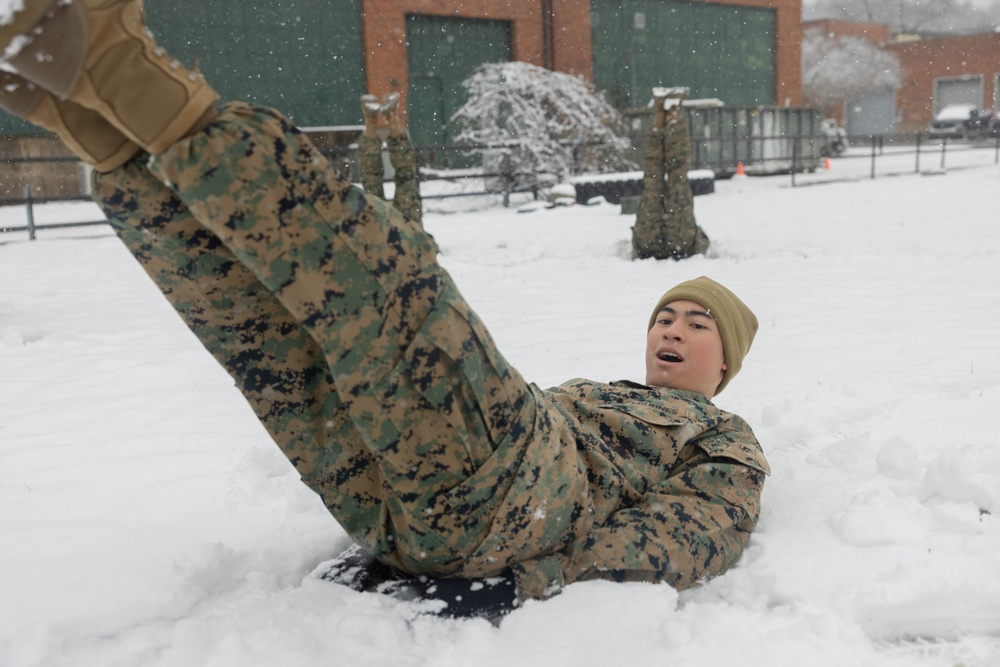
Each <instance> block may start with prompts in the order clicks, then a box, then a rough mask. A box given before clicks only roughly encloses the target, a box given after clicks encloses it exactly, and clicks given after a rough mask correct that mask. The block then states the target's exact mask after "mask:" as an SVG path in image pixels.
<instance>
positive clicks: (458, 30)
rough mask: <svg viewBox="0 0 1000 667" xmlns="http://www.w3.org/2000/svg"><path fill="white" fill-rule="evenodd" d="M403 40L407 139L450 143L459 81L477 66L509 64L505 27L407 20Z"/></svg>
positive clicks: (460, 100)
mask: <svg viewBox="0 0 1000 667" xmlns="http://www.w3.org/2000/svg"><path fill="white" fill-rule="evenodd" d="M406 39H407V43H408V49H407V65H408V67H409V71H410V81H409V98H408V100H409V101H408V103H407V104H408V110H407V118H408V121H407V122H408V124H409V126H410V134H411V135H412V136H413V141H414V143H416V144H417V145H420V146H441V145H445V144H450V143H451V136H450V134H449V131H448V119H449V118H451V115H452V114H453V113H455V112H456V111H458V109H459V107H461V106H462V105H463V104H465V100H466V95H465V89H464V88H462V82H463V81H464V80H465V79H467V78H469V76H470V75H471V74H472V72H473V71H474V70H475V69H476V67H478V66H479V65H482V64H483V63H496V62H505V61H508V60H510V57H511V47H510V42H511V36H510V24H509V23H508V22H507V21H491V20H484V19H466V18H450V17H440V16H407V17H406ZM434 161H437V160H434Z"/></svg>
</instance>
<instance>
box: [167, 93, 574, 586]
mask: <svg viewBox="0 0 1000 667" xmlns="http://www.w3.org/2000/svg"><path fill="white" fill-rule="evenodd" d="M151 170H152V171H153V173H154V174H155V175H156V176H157V177H158V178H160V179H161V180H162V181H164V182H169V183H172V184H174V186H175V187H176V188H177V192H178V195H179V197H180V198H181V200H183V201H184V202H185V203H186V204H187V205H188V207H189V208H190V210H191V211H192V213H193V214H194V216H195V217H196V218H197V219H198V220H199V221H200V222H201V223H202V224H203V225H204V226H205V227H206V228H208V229H209V230H211V231H212V232H213V233H214V234H216V235H217V236H218V237H219V238H220V239H221V240H222V242H223V243H225V244H226V245H227V246H228V247H229V248H230V249H231V250H232V251H233V253H234V255H235V256H236V258H237V259H239V261H240V262H241V263H243V264H244V265H245V266H247V267H248V268H250V269H251V271H253V273H254V274H255V275H256V276H257V278H258V279H259V280H260V282H261V283H262V284H264V285H265V286H266V287H267V288H268V290H270V291H271V292H272V293H273V294H274V295H275V296H276V297H277V299H278V300H279V301H280V302H281V304H282V305H283V306H284V307H285V308H286V309H287V310H288V312H289V313H290V314H291V315H292V317H293V318H294V319H295V320H296V321H298V322H300V323H302V325H303V326H304V328H305V329H306V330H307V331H308V332H309V334H310V336H311V337H312V339H313V340H315V341H316V342H317V343H318V344H319V346H320V349H321V350H322V353H323V355H324V356H325V358H326V360H327V364H328V366H329V368H330V370H331V375H332V378H333V384H334V387H335V389H336V392H337V393H338V394H339V396H340V397H341V400H342V401H343V406H344V410H345V411H346V413H347V414H348V416H349V418H350V420H351V421H352V422H353V423H354V425H355V427H356V428H357V431H358V432H359V433H360V434H361V436H362V437H363V438H364V442H365V445H366V446H367V447H368V449H369V450H370V451H371V452H372V454H373V455H374V457H375V458H376V460H377V462H378V466H379V468H380V470H381V473H382V476H383V478H384V479H385V481H386V483H387V485H388V486H389V488H390V489H391V494H387V496H386V498H385V503H386V511H387V513H388V521H389V522H390V524H391V525H392V527H393V529H394V534H393V538H394V542H395V547H396V553H397V554H398V556H399V559H400V565H401V566H402V567H403V568H404V569H407V570H409V571H411V572H426V573H430V574H465V575H468V576H474V575H475V576H482V575H488V574H491V573H496V572H499V571H500V570H502V569H503V568H504V567H506V565H508V564H509V563H511V562H515V561H516V560H521V559H525V558H529V557H532V556H534V555H537V554H540V553H546V552H547V551H551V550H553V549H554V548H557V546H558V545H560V544H562V543H563V541H564V540H565V539H566V536H567V535H568V534H569V533H570V532H572V531H574V530H575V529H576V528H578V527H579V526H580V521H581V520H582V519H581V517H584V514H585V513H583V512H582V511H581V503H584V502H585V494H584V491H585V489H586V477H585V474H584V472H583V470H582V466H580V465H579V461H578V458H577V454H576V447H575V439H574V438H573V437H572V435H571V434H568V433H565V432H564V431H563V430H561V429H565V428H566V426H565V422H564V420H562V419H561V418H560V416H559V414H557V411H555V410H554V409H553V408H551V407H550V406H549V405H548V404H547V403H545V402H544V401H543V400H541V399H540V398H539V393H538V392H537V390H534V389H532V388H531V387H529V386H528V385H527V383H526V382H525V381H524V380H523V378H521V376H520V375H519V374H518V373H517V371H516V370H514V369H513V368H512V367H510V365H509V364H508V363H507V362H506V360H505V359H504V358H503V357H502V356H501V355H500V354H499V353H498V352H497V350H496V348H495V345H494V344H493V342H492V340H491V339H490V337H489V334H488V333H487V332H486V330H485V328H484V327H483V325H482V323H481V322H480V321H479V320H478V318H477V317H476V315H475V314H474V313H473V312H472V311H471V309H469V307H468V305H467V304H466V303H465V301H464V299H462V297H461V295H460V294H459V293H458V291H457V289H456V288H455V286H454V284H453V283H452V281H451V278H450V277H449V276H448V274H447V273H446V272H445V271H444V270H443V269H441V267H440V266H438V264H437V262H436V259H435V253H434V244H433V241H432V240H431V239H430V238H429V237H428V236H427V235H426V234H425V233H424V232H423V230H422V229H421V228H420V226H419V225H417V224H416V223H414V222H412V221H410V220H407V219H406V218H404V217H403V216H402V215H400V214H399V213H398V212H397V211H395V210H394V209H393V208H392V207H390V206H388V205H387V204H385V203H384V202H382V201H380V200H378V199H375V198H372V197H368V196H366V195H364V194H363V193H362V192H361V191H360V190H357V189H356V188H353V187H351V186H350V184H348V183H346V182H344V181H343V180H341V179H339V178H338V177H337V176H336V175H334V174H333V172H332V171H331V170H329V169H328V168H327V165H326V161H325V159H324V158H323V157H322V155H320V154H319V153H318V152H317V151H315V149H313V147H312V146H311V144H310V143H309V142H308V140H307V139H306V138H305V137H304V136H303V135H301V134H300V133H298V132H297V131H296V130H295V129H294V128H293V127H292V126H291V124H290V123H288V121H287V120H285V119H284V118H283V117H281V116H280V115H278V114H275V113H274V112H269V111H266V110H260V109H253V108H250V107H248V106H246V105H230V106H229V107H228V108H227V109H226V110H225V111H224V112H223V113H222V114H221V115H220V117H219V118H218V119H217V120H216V121H215V122H213V123H212V124H210V125H209V126H208V127H207V128H206V129H205V131H204V132H202V133H199V134H196V135H195V136H193V137H191V138H190V139H188V140H185V141H182V142H180V143H179V144H177V145H176V146H175V147H174V148H173V149H172V150H170V151H168V152H167V153H166V154H164V155H163V156H161V157H160V158H158V159H156V160H154V161H153V162H152V163H151ZM556 488H558V489H559V493H558V494H556V495H554V494H553V490H554V489H556ZM543 509H544V511H541V512H539V510H543ZM498 516H503V517H504V519H503V520H497V518H498ZM521 517H523V520H521Z"/></svg>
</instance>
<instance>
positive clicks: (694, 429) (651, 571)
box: [512, 379, 770, 599]
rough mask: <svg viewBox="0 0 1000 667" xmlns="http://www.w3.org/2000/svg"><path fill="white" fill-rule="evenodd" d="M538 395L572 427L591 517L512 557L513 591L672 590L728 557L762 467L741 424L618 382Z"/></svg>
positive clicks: (694, 401) (684, 394)
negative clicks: (556, 546)
mask: <svg viewBox="0 0 1000 667" xmlns="http://www.w3.org/2000/svg"><path fill="white" fill-rule="evenodd" d="M544 395H545V396H546V398H547V399H548V400H549V401H551V402H552V403H553V404H555V405H556V406H558V407H559V408H560V409H561V410H562V411H563V412H564V413H565V415H566V416H567V418H568V419H569V420H570V421H571V423H573V424H574V429H575V431H576V440H577V442H576V446H577V450H578V452H579V454H580V456H581V458H582V459H583V460H584V461H585V464H586V466H587V475H588V481H589V486H590V493H591V496H590V503H591V516H592V521H591V522H589V523H590V528H589V530H587V531H586V533H585V534H580V535H577V536H576V537H575V539H573V541H571V542H570V543H569V544H567V545H566V546H565V547H564V548H563V549H561V550H560V551H558V552H556V553H553V554H549V555H545V556H542V557H539V558H534V559H531V560H526V561H522V562H520V563H517V564H515V565H514V566H513V568H512V569H513V571H514V575H515V578H516V579H517V588H518V596H519V597H520V598H521V599H527V598H538V597H546V596H547V595H548V594H551V592H552V591H554V590H558V588H560V587H562V586H563V585H565V584H569V583H572V582H574V581H581V580H587V579H610V580H613V581H648V582H666V583H668V584H670V585H672V586H674V587H675V588H678V589H684V588H689V587H691V586H693V585H695V584H696V583H697V582H698V581H700V580H702V579H706V578H709V577H712V576H715V575H718V574H721V573H722V572H725V571H726V570H727V569H728V568H729V567H730V566H732V565H733V563H734V562H735V561H736V560H737V559H738V558H739V555H740V554H741V553H742V551H743V549H744V548H745V546H746V543H747V541H748V539H749V537H750V532H751V531H752V530H753V528H754V526H755V525H756V523H757V518H758V516H759V513H760V493H761V489H762V487H763V484H764V478H765V475H767V474H770V468H769V467H768V464H767V461H766V459H765V458H764V453H763V451H762V450H761V448H760V445H759V444H758V442H757V439H756V438H755V437H754V435H753V432H752V431H751V430H750V427H749V426H748V425H747V423H746V422H744V421H743V420H742V419H741V418H740V417H738V416H736V415H733V414H730V413H727V412H724V411H722V410H720V409H719V408H717V407H716V406H715V405H714V404H712V402H711V401H709V400H707V399H706V398H705V397H703V396H701V395H700V394H696V393H694V392H688V391H678V390H673V389H666V388H660V387H648V386H645V385H641V384H636V383H633V382H628V381H621V382H614V383H611V384H604V383H599V382H592V381H589V380H581V379H578V380H571V381H569V382H567V383H565V384H563V385H561V386H559V387H556V388H553V389H548V390H546V391H545V392H544Z"/></svg>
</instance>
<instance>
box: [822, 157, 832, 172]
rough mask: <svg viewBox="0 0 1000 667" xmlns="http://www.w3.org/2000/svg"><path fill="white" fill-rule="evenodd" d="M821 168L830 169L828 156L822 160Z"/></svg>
mask: <svg viewBox="0 0 1000 667" xmlns="http://www.w3.org/2000/svg"><path fill="white" fill-rule="evenodd" d="M823 168H824V169H826V170H827V171H830V158H826V159H825V160H823Z"/></svg>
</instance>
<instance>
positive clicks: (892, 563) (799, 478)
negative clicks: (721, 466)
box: [0, 152, 1000, 667]
mask: <svg viewBox="0 0 1000 667" xmlns="http://www.w3.org/2000/svg"><path fill="white" fill-rule="evenodd" d="M970 155H976V156H978V157H976V159H977V160H979V164H980V166H978V167H972V168H966V169H962V170H955V171H951V172H949V173H947V174H945V175H934V176H920V175H905V176H898V177H894V178H879V179H877V180H875V181H869V180H859V181H857V182H852V183H840V184H826V185H821V186H815V187H802V188H796V189H792V188H790V187H788V186H789V181H790V179H789V177H787V176H776V177H770V178H752V179H739V180H736V179H734V180H732V181H721V182H719V183H718V184H717V193H716V194H714V195H710V196H705V197H699V198H697V199H696V214H697V216H698V220H699V222H700V223H701V225H702V226H703V227H704V228H705V229H706V231H707V232H708V234H709V235H710V237H711V238H712V242H713V245H712V249H711V251H710V253H709V255H708V256H707V257H698V258H694V259H690V260H686V261H683V262H656V261H639V262H636V261H630V260H629V258H628V248H629V227H630V225H631V224H632V220H631V219H630V218H628V217H626V216H621V215H619V213H618V210H617V208H616V207H613V206H610V205H598V206H591V207H581V206H575V207H567V208H557V209H553V210H536V211H535V212H532V213H521V214H519V213H517V212H516V211H515V210H514V209H508V210H505V209H502V208H496V207H493V208H486V209H483V210H479V211H475V212H471V211H466V212H455V210H456V209H458V208H461V207H463V206H468V205H469V204H470V203H471V201H470V202H463V200H441V201H438V202H432V203H429V208H430V209H431V210H432V211H435V210H437V211H440V210H442V209H444V208H448V209H450V210H451V211H452V212H451V213H448V214H445V213H442V212H437V213H434V212H432V213H431V214H429V215H428V216H427V220H426V224H427V227H428V228H429V229H430V231H431V232H432V233H433V234H434V235H435V237H436V238H437V240H438V243H439V244H440V246H441V249H442V256H441V261H442V262H443V263H444V264H445V265H446V266H447V268H448V269H449V270H450V271H451V272H452V274H453V275H454V276H455V278H456V280H457V282H458V284H459V285H460V286H461V288H462V290H463V293H464V294H465V296H466V297H467V298H468V299H469V300H470V302H471V303H472V304H473V305H474V307H476V309H477V311H478V312H479V314H480V315H481V316H482V317H483V319H484V320H485V321H486V323H487V324H488V326H489V327H490V330H491V331H492V332H493V334H494V336H495V338H496V340H497V341H498V344H499V345H500V347H501V349H502V350H504V351H505V353H506V354H507V356H508V357H509V358H510V359H511V360H512V361H513V362H514V364H515V365H516V366H517V367H518V368H520V369H521V370H522V371H523V372H524V374H525V375H526V376H527V377H528V378H529V379H532V380H534V381H535V382H537V383H538V384H540V385H543V386H547V385H552V384H556V383H559V382H562V381H563V380H566V379H568V378H571V377H575V376H583V377H588V378H592V379H596V380H615V379H619V378H631V379H640V380H641V378H642V376H643V359H642V357H643V346H644V333H645V323H646V321H647V318H648V316H649V311H650V309H651V308H652V306H653V304H654V303H655V302H656V299H657V298H658V297H659V296H660V294H661V293H662V292H663V291H664V290H665V289H666V288H668V287H670V286H672V285H673V284H675V283H676V282H678V281H680V280H683V279H687V278H690V277H694V276H698V275H701V274H706V275H709V276H711V277H713V278H715V279H717V280H720V281H721V282H723V283H725V284H727V285H729V286H731V287H732V288H733V289H734V290H735V291H736V292H737V293H739V294H740V295H741V296H742V297H743V298H744V300H745V301H746V302H747V303H748V304H750V305H751V307H752V308H753V309H754V310H755V311H756V313H757V315H758V317H759V318H760V322H761V329H760V332H759V334H758V336H757V340H756V343H755V345H754V348H753V350H752V351H751V353H750V355H749V357H748V358H747V361H746V364H745V366H744V369H743V371H742V373H741V375H740V377H739V378H737V380H736V381H734V382H733V384H732V385H731V386H730V387H729V388H728V389H727V390H726V391H725V393H723V394H722V395H721V396H719V397H718V398H717V399H716V402H717V403H718V404H719V405H720V406H722V407H724V408H726V409H729V410H731V411H734V412H737V413H739V414H741V415H742V416H743V417H745V418H746V419H747V420H748V421H749V422H750V424H751V425H752V426H753V427H754V429H755V431H756V433H757V435H758V437H759V439H760V440H761V442H762V443H763V445H764V448H765V450H766V452H767V454H768V457H769V459H770V462H771V464H772V467H773V470H774V474H773V476H772V477H771V479H770V480H769V481H768V484H767V486H766V488H765V495H764V510H763V514H762V518H761V521H760V524H759V528H758V531H757V532H756V533H755V534H754V536H753V539H752V541H751V546H750V548H749V549H748V551H747V552H746V554H745V555H744V557H743V559H742V560H741V562H740V563H739V565H738V566H737V567H736V568H734V569H733V570H731V571H730V572H729V573H728V574H726V575H725V576H723V577H720V578H718V579H715V580H713V581H711V582H708V583H707V584H706V585H704V586H703V587H701V588H700V589H697V590H694V591H689V592H686V593H683V594H680V595H678V594H677V593H676V592H675V591H673V590H672V589H671V588H669V587H667V586H662V585H660V586H654V585H641V584H611V583H604V582H592V583H583V584H577V585H573V586H570V587H568V588H567V589H566V590H565V591H564V592H563V593H562V594H561V595H559V596H558V597H556V598H554V599H552V600H550V601H548V602H544V603H533V604H529V605H528V606H526V607H525V608H523V609H521V610H519V611H517V612H515V613H513V614H512V615H511V616H509V617H508V618H506V619H505V620H504V621H503V623H502V624H501V625H500V626H499V627H494V626H492V625H490V624H489V623H487V622H486V621H479V620H472V621H448V620H441V619H438V618H435V617H430V616H426V615H421V614H420V613H419V612H418V609H416V608H415V607H414V606H412V605H411V604H408V603H400V602H396V601H394V600H391V599H386V598H382V597H379V596H376V595H372V594H359V593H355V592H352V591H350V590H347V589H345V588H342V587H338V586H335V585H332V584H329V583H326V582H323V581H321V580H319V579H318V578H317V576H316V572H317V571H318V570H320V569H321V568H322V563H323V562H324V561H326V560H328V559H330V558H331V557H332V556H333V555H335V554H336V553H338V552H339V551H340V550H341V549H342V548H343V547H345V546H346V545H347V539H346V537H345V535H344V533H343V531H342V530H341V529H340V528H339V527H338V526H337V524H336V523H335V522H334V521H333V519H331V518H330V517H329V515H328V514H327V513H326V512H325V510H324V509H323V507H322V506H321V504H320V502H319V501H318V500H317V499H316V498H315V497H313V496H312V494H311V493H310V492H309V491H308V490H307V489H306V488H305V487H304V486H303V485H301V483H300V482H299V481H298V480H297V476H296V474H295V473H294V471H293V469H292V467H291V466H290V465H289V464H288V463H287V462H286V461H285V459H284V458H283V457H282V455H281V454H280V453H279V452H278V450H277V448H276V447H274V446H273V445H272V444H271V443H270V442H269V440H268V438H267V436H266V434H265V433H264V431H263V429H262V428H261V427H260V426H259V425H258V424H257V422H256V420H255V419H254V417H253V415H252V414H251V412H250V410H249V408H248V407H247V406H246V405H245V404H244V402H243V400H242V397H241V396H240V395H239V393H238V392H237V391H236V390H235V389H234V387H233V384H232V382H231V381H230V380H229V378H228V376H226V374H225V373H224V372H223V371H222V370H221V369H220V368H218V367H217V366H216V365H215V363H214V362H213V361H212V359H211V358H210V357H209V355H208V353H206V352H205V351H204V350H202V348H201V347H200V346H199V344H198V343H197V341H196V340H195V338H194V337H193V336H192V335H191V334H190V333H189V332H188V331H187V330H186V329H185V328H184V326H183V325H182V323H181V321H180V320H179V318H177V317H176V315H174V313H173V311H172V310H171V309H170V307H169V306H168V305H167V304H166V302H165V301H164V300H163V298H162V297H161V296H160V295H159V293H158V292H157V291H156V289H155V288H154V287H153V285H152V284H151V283H150V282H149V281H148V279H146V277H145V274H143V272H142V271H141V269H140V268H139V267H138V265H137V264H135V262H134V261H132V259H131V258H130V256H129V255H128V253H127V252H126V251H125V249H124V248H123V247H122V246H121V244H120V243H119V242H118V241H117V240H116V239H115V238H114V237H113V236H112V234H111V233H110V231H109V230H108V229H107V228H106V227H93V228H83V229H75V230H64V231H45V230H43V231H40V232H39V240H37V241H35V242H29V241H28V240H27V234H25V233H8V234H2V235H0V665H2V666H3V667H27V666H29V665H38V666H43V665H44V666H46V667H48V666H71V667H89V666H99V667H108V666H114V665H123V666H125V665H129V666H131V665H163V666H166V665H171V666H178V667H189V666H191V665H227V666H228V665H233V666H237V665H238V666H241V667H243V666H249V665H262V666H263V665H267V666H273V665H293V664H294V665H303V666H307V665H351V666H352V667H353V666H358V665H393V666H394V667H402V666H406V665H435V666H441V667H444V666H455V667H464V666H466V665H476V666H477V667H491V666H502V667H510V666H511V665H521V664H525V665H545V666H546V667H553V666H557V665H573V666H579V665H601V666H606V665H623V664H643V665H678V666H686V665H698V666H699V667H715V666H719V667H722V666H725V667H731V666H732V665H737V664H738V665H749V666H767V667H772V666H784V665H788V666H792V665H794V666H796V667H798V666H802V665H808V666H810V667H817V666H819V667H821V666H827V665H829V666H830V667H845V666H858V665H873V666H895V665H915V666H921V667H930V666H932V665H933V666H938V665H941V666H943V665H963V666H964V667H976V666H982V667H988V666H995V665H998V664H1000V425H998V416H1000V287H998V286H1000V210H998V207H997V203H996V202H997V199H996V193H997V192H998V187H1000V166H997V165H995V164H994V163H993V154H992V153H990V152H978V153H975V154H970ZM898 159H899V161H900V165H901V166H900V169H899V170H900V171H906V170H907V169H908V167H906V166H905V165H907V164H912V156H906V157H900V158H898ZM950 159H951V156H950V155H949V160H950ZM957 159H958V158H957V157H956V160H957ZM968 159H970V160H971V159H972V158H971V157H969V158H968ZM928 166H934V165H931V164H928ZM868 168H869V165H868V163H866V162H864V160H847V159H839V160H834V161H833V164H832V169H831V170H830V171H829V172H826V171H822V172H817V173H816V174H813V175H808V176H807V175H802V177H801V178H800V179H799V180H800V182H804V181H808V180H810V179H811V180H813V181H818V180H824V179H826V180H829V179H831V178H835V177H838V176H843V175H851V174H854V175H856V176H858V177H863V176H865V175H866V174H867V173H868ZM96 214H97V213H96V210H95V208H94V207H92V206H90V205H84V204H81V205H62V206H51V207H47V208H43V209H39V210H38V211H37V218H38V221H39V222H40V223H44V222H45V221H47V220H48V221H51V220H72V219H87V218H90V217H92V216H94V215H96ZM23 216H24V211H23V209H17V208H9V209H0V226H3V225H19V224H23Z"/></svg>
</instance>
